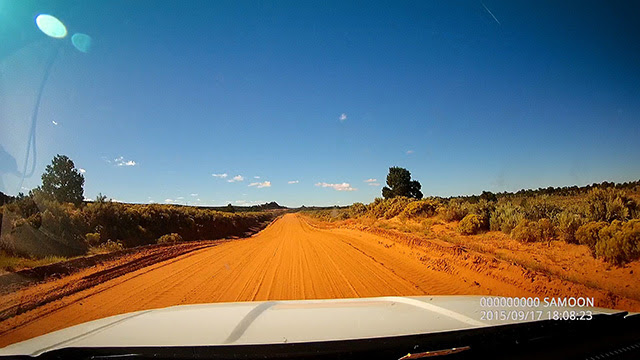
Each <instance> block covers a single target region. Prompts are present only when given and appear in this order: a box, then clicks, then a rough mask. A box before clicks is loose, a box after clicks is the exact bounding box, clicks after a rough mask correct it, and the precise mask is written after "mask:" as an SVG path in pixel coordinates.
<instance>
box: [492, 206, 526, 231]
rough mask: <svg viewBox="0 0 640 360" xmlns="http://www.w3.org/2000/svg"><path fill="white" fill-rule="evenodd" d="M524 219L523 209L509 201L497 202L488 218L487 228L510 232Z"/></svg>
mask: <svg viewBox="0 0 640 360" xmlns="http://www.w3.org/2000/svg"><path fill="white" fill-rule="evenodd" d="M523 219H524V209H522V207H520V206H517V205H514V204H512V203H510V202H507V203H503V204H498V205H497V206H496V208H495V210H494V212H493V213H492V214H491V218H490V219H489V228H490V229H491V230H493V231H502V232H503V233H505V234H511V231H512V230H513V229H514V228H515V227H516V226H517V225H518V224H519V223H520V222H521V221H522V220H523Z"/></svg>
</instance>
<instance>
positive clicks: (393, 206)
mask: <svg viewBox="0 0 640 360" xmlns="http://www.w3.org/2000/svg"><path fill="white" fill-rule="evenodd" d="M385 201H387V202H389V205H388V207H387V210H386V211H385V213H384V218H385V219H391V218H393V217H396V216H398V215H400V213H402V212H403V211H404V208H405V207H406V206H407V205H409V204H410V203H411V201H412V200H411V199H409V198H407V197H404V196H396V197H394V198H391V199H387V200H385Z"/></svg>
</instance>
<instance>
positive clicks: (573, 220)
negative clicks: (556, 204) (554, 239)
mask: <svg viewBox="0 0 640 360" xmlns="http://www.w3.org/2000/svg"><path fill="white" fill-rule="evenodd" d="M555 224H556V232H557V234H558V238H559V239H560V240H562V241H564V242H566V243H569V244H575V243H578V240H577V239H576V231H578V228H580V226H581V225H582V224H583V220H582V217H581V216H580V215H578V214H576V213H573V212H571V211H566V210H565V211H563V212H561V213H559V214H558V215H557V216H556V218H555Z"/></svg>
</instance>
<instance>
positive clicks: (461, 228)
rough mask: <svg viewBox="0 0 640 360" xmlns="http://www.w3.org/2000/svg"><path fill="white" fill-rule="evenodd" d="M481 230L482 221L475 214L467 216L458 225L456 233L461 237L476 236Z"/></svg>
mask: <svg viewBox="0 0 640 360" xmlns="http://www.w3.org/2000/svg"><path fill="white" fill-rule="evenodd" d="M481 229H482V219H481V218H480V216H478V215H476V214H468V215H467V216H465V217H464V218H462V220H460V223H459V224H458V232H459V233H460V234H462V235H473V234H477V233H478V232H479V231H480V230H481Z"/></svg>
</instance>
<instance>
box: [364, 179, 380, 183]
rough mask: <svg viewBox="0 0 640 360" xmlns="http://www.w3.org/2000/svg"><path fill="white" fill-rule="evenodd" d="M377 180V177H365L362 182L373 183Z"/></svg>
mask: <svg viewBox="0 0 640 360" xmlns="http://www.w3.org/2000/svg"><path fill="white" fill-rule="evenodd" d="M377 181H378V179H367V180H365V181H364V182H366V183H374V182H377Z"/></svg>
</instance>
